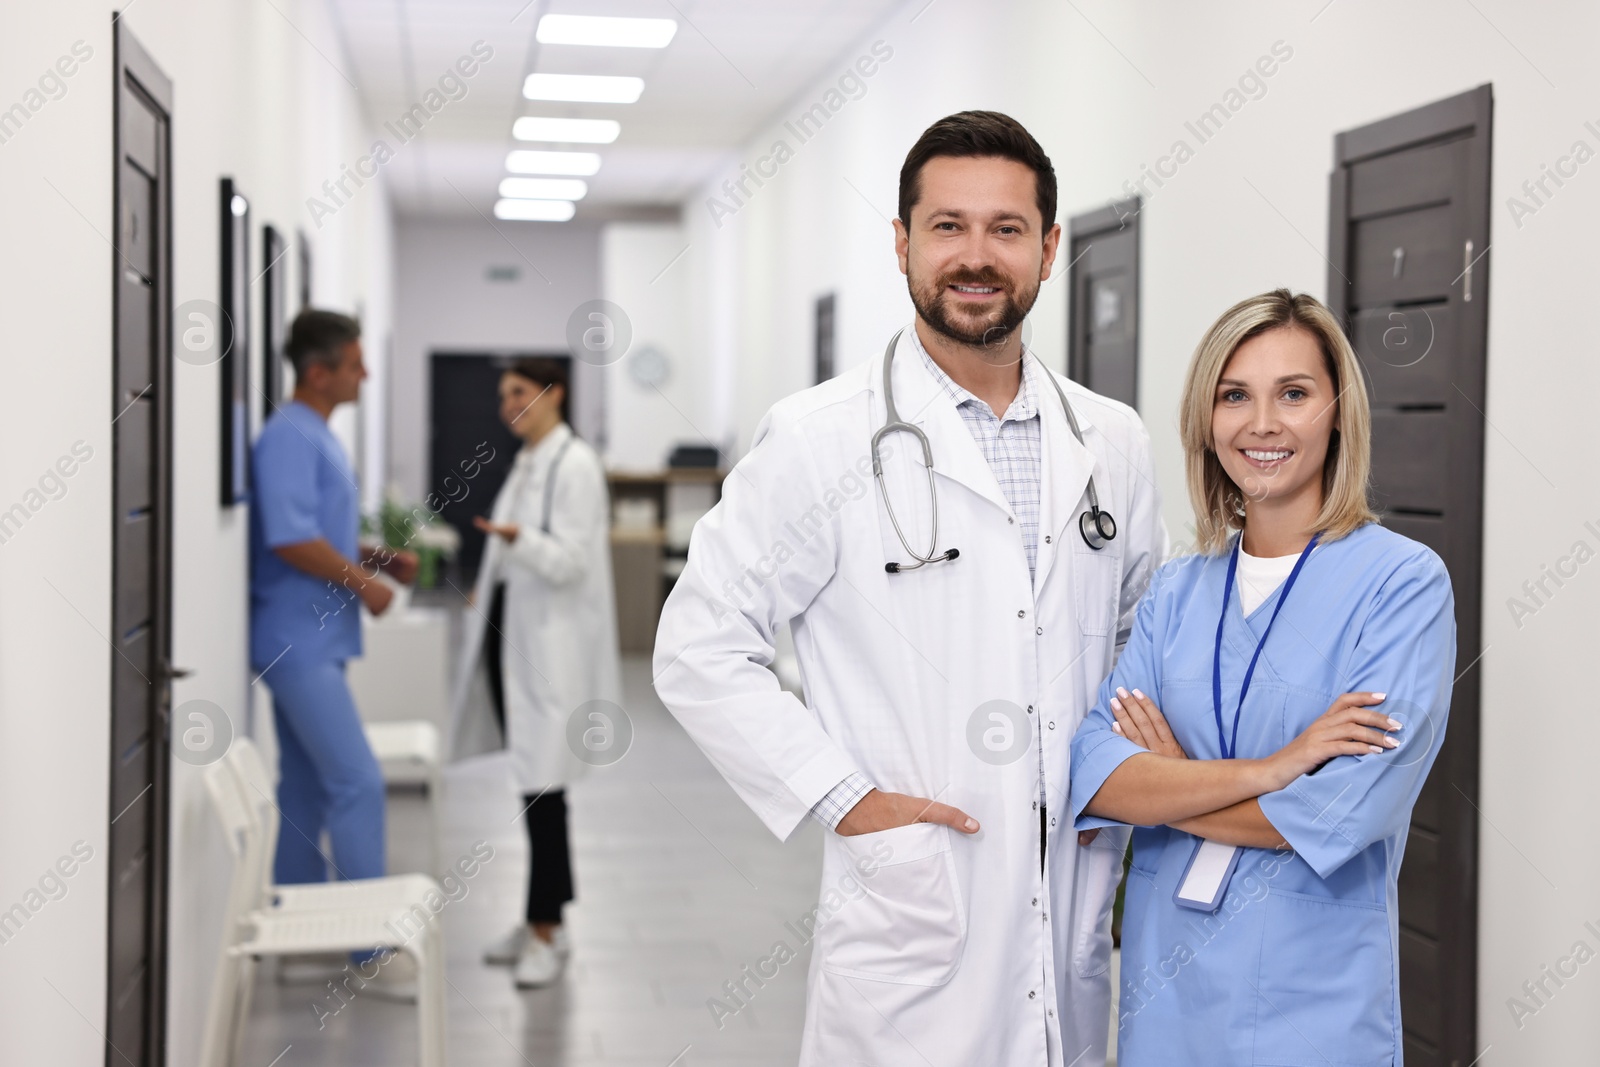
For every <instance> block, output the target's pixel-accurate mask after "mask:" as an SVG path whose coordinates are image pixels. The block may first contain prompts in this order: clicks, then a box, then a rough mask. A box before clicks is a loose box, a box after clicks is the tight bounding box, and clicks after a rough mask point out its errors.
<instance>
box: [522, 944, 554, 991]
mask: <svg viewBox="0 0 1600 1067" xmlns="http://www.w3.org/2000/svg"><path fill="white" fill-rule="evenodd" d="M514 974H515V978H516V982H517V988H518V989H537V988H538V987H540V986H547V985H550V984H551V983H552V982H554V981H555V980H556V979H557V978H559V977H561V957H560V956H557V955H556V950H555V949H554V948H552V947H551V946H550V943H549V942H547V941H545V940H544V939H543V938H538V937H530V938H528V944H527V945H526V946H525V947H524V948H523V950H522V955H520V956H518V957H517V968H516V971H515V972H514Z"/></svg>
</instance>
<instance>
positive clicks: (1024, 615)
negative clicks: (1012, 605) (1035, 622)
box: [1017, 611, 1028, 619]
mask: <svg viewBox="0 0 1600 1067" xmlns="http://www.w3.org/2000/svg"><path fill="white" fill-rule="evenodd" d="M1027 617H1028V613H1027V612H1026V611H1019V612H1017V618H1019V619H1025V618H1027Z"/></svg>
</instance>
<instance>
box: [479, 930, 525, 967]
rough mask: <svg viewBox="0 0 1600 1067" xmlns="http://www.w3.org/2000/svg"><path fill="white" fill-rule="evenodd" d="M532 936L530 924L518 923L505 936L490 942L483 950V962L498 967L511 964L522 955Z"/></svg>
mask: <svg viewBox="0 0 1600 1067" xmlns="http://www.w3.org/2000/svg"><path fill="white" fill-rule="evenodd" d="M530 936H531V935H530V934H529V933H528V924H527V923H518V924H517V925H516V926H514V927H512V928H511V932H510V933H508V934H506V935H505V936H504V937H502V938H500V939H499V940H497V941H491V942H489V946H488V947H487V948H485V949H484V950H483V962H484V963H487V964H490V965H492V966H498V967H509V966H511V965H512V964H513V963H516V962H517V958H518V957H519V956H521V955H522V950H523V949H524V948H526V947H527V945H528V938H529V937H530Z"/></svg>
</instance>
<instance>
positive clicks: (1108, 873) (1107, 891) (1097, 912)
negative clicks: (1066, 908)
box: [1068, 828, 1128, 978]
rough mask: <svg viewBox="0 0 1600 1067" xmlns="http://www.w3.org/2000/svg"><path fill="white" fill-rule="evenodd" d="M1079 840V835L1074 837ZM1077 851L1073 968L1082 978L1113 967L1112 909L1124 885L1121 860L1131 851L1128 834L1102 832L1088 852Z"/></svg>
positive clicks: (1074, 876)
mask: <svg viewBox="0 0 1600 1067" xmlns="http://www.w3.org/2000/svg"><path fill="white" fill-rule="evenodd" d="M1073 836H1074V837H1076V835H1075V834H1074V835H1073ZM1068 843H1070V844H1071V846H1072V847H1073V848H1076V849H1077V850H1078V855H1077V863H1076V865H1075V866H1076V870H1075V871H1074V872H1073V889H1072V913H1073V915H1074V917H1075V921H1076V922H1077V927H1076V928H1075V929H1074V930H1073V931H1072V966H1073V968H1074V969H1075V970H1076V971H1077V972H1078V977H1079V978H1093V977H1095V976H1096V975H1100V974H1104V973H1105V972H1106V969H1107V968H1108V967H1110V966H1111V906H1112V904H1113V903H1115V902H1116V898H1117V885H1118V884H1119V883H1120V882H1121V881H1122V857H1123V853H1124V851H1125V850H1126V849H1127V847H1128V835H1127V832H1126V831H1122V832H1118V830H1117V829H1115V828H1108V829H1103V830H1101V831H1100V834H1099V836H1098V837H1096V838H1095V839H1094V842H1093V843H1092V844H1090V845H1089V846H1088V847H1087V848H1079V847H1078V845H1077V843H1076V842H1075V841H1074V842H1068Z"/></svg>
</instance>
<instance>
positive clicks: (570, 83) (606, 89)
mask: <svg viewBox="0 0 1600 1067" xmlns="http://www.w3.org/2000/svg"><path fill="white" fill-rule="evenodd" d="M642 92H644V79H643V78H628V77H617V76H613V75H610V74H530V75H528V77H527V79H526V80H525V81H524V82H523V83H522V95H523V97H524V98H526V99H528V100H570V101H575V102H577V103H584V104H631V103H633V102H634V101H635V100H637V99H639V94H640V93H642Z"/></svg>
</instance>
